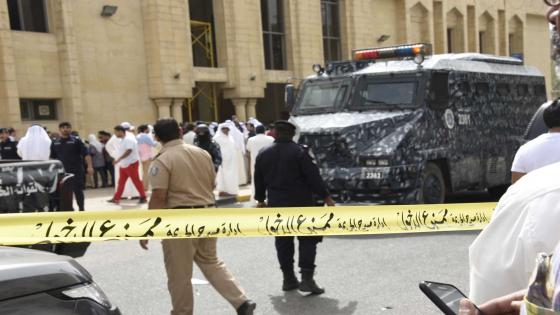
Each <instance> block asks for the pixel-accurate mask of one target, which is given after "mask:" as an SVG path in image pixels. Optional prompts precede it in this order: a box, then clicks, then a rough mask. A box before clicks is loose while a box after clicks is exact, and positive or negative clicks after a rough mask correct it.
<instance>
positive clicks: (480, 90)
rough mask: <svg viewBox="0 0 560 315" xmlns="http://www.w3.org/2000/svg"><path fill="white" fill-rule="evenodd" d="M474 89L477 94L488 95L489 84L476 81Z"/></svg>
mask: <svg viewBox="0 0 560 315" xmlns="http://www.w3.org/2000/svg"><path fill="white" fill-rule="evenodd" d="M475 89H476V95H478V96H486V95H488V93H490V86H489V85H488V83H483V82H480V83H476V84H475Z"/></svg>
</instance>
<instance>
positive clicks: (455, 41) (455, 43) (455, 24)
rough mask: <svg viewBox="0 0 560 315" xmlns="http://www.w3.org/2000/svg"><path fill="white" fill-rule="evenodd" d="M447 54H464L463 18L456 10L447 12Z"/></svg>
mask: <svg viewBox="0 0 560 315" xmlns="http://www.w3.org/2000/svg"><path fill="white" fill-rule="evenodd" d="M447 52H449V53H459V52H465V17H464V16H463V15H462V14H461V12H459V10H457V9H456V8H454V9H452V10H451V11H449V12H447Z"/></svg>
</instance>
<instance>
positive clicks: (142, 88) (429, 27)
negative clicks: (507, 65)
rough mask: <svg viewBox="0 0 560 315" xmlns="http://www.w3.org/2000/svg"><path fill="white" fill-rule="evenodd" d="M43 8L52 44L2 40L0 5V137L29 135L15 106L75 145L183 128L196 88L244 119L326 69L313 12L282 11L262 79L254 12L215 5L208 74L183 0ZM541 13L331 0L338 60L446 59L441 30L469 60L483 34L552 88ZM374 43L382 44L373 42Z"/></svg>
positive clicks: (79, 1) (455, 3) (441, 2)
mask: <svg viewBox="0 0 560 315" xmlns="http://www.w3.org/2000/svg"><path fill="white" fill-rule="evenodd" d="M209 1H210V0H209ZM48 3H49V6H48V10H49V12H48V17H49V25H50V33H47V34H42V33H31V32H18V31H10V30H9V20H8V14H7V6H6V2H5V1H0V122H1V123H2V124H1V125H12V126H16V127H23V126H26V125H28V124H29V122H25V123H23V124H22V123H21V122H20V113H19V102H18V99H19V98H20V97H30V98H57V99H59V100H60V104H59V112H60V117H59V118H60V120H70V121H72V122H73V123H74V124H75V126H76V127H77V128H79V129H80V130H81V132H82V133H83V134H86V133H90V132H94V131H97V130H99V129H111V128H112V127H113V126H114V125H115V124H117V123H119V122H121V121H123V120H127V121H130V122H132V123H133V124H135V125H138V124H140V123H144V122H153V121H154V120H155V119H156V118H157V117H160V116H171V115H173V116H175V117H177V118H179V119H180V116H181V106H182V104H183V101H184V100H185V99H186V98H189V97H191V96H192V88H193V87H194V86H195V85H196V84H197V82H198V83H199V84H208V83H209V82H211V83H214V84H219V87H220V88H221V89H222V91H221V92H222V94H223V96H224V97H225V98H229V99H232V103H233V104H234V106H235V108H236V110H237V113H238V114H239V116H240V117H241V118H242V119H245V118H248V117H249V116H252V115H254V113H255V104H256V100H257V99H260V98H263V97H264V95H265V88H266V84H267V83H286V82H297V81H298V80H299V79H302V78H304V77H306V76H307V75H309V74H310V73H311V66H312V65H313V64H315V63H323V62H324V56H323V41H322V27H321V2H320V0H305V1H302V0H284V16H285V39H286V61H287V69H285V70H281V71H271V70H265V69H264V53H263V38H262V25H261V16H260V0H245V1H237V0H212V4H213V7H214V20H215V23H214V30H215V40H216V42H215V45H216V52H217V67H216V68H201V67H193V61H192V50H191V44H192V43H191V34H190V24H189V1H188V0H138V1H136V0H134V1H132V0H113V1H111V4H113V5H117V6H118V10H117V13H116V14H115V15H114V16H112V17H108V18H105V17H101V16H100V11H101V8H102V5H103V3H101V2H98V1H91V0H49V1H48ZM545 12H546V7H545V5H544V4H543V3H542V2H541V1H537V0H534V1H526V0H507V1H503V0H340V18H341V50H342V56H343V58H346V59H349V58H351V51H352V50H353V49H356V48H363V47H376V46H388V45H396V44H403V43H411V42H417V41H427V42H432V43H434V47H435V50H436V52H437V53H445V52H448V38H447V30H448V28H449V29H451V30H452V32H451V33H452V38H453V39H452V51H453V52H462V51H478V49H479V40H478V35H479V31H481V30H485V31H486V32H487V41H488V42H489V44H487V45H486V46H488V47H490V49H491V50H492V51H494V52H496V53H499V54H509V47H510V42H509V41H510V38H512V40H514V41H515V42H514V43H511V44H512V46H513V50H515V51H517V50H519V51H520V52H521V51H522V52H523V53H524V55H525V62H526V64H528V65H534V66H536V67H538V68H539V69H540V70H541V71H542V72H543V74H544V75H545V76H546V77H547V87H548V88H550V86H551V82H550V78H551V63H550V61H549V60H550V59H549V56H548V55H549V42H548V26H547V23H546V20H545V18H544V14H545ZM481 17H482V18H481ZM488 21H490V23H489V22H488ZM382 35H388V36H389V37H388V39H387V40H385V41H384V42H380V41H378V39H379V38H380V37H381V36H382ZM510 35H513V36H510ZM259 106H260V105H259ZM265 106H266V105H265ZM271 110H272V109H271ZM44 124H46V125H48V126H50V127H51V128H52V127H53V126H56V124H57V122H44ZM20 134H21V133H20Z"/></svg>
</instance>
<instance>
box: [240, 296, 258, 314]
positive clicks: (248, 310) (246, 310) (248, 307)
mask: <svg viewBox="0 0 560 315" xmlns="http://www.w3.org/2000/svg"><path fill="white" fill-rule="evenodd" d="M255 308H257V303H255V302H254V301H252V300H247V301H245V303H243V304H241V306H240V307H239V308H238V309H237V315H253V311H254V310H255Z"/></svg>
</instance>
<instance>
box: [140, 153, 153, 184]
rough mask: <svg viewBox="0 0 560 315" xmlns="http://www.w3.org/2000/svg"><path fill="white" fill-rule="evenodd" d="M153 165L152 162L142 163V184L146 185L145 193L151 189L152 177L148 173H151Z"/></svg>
mask: <svg viewBox="0 0 560 315" xmlns="http://www.w3.org/2000/svg"><path fill="white" fill-rule="evenodd" d="M151 163H152V161H151V160H147V161H142V184H143V185H144V190H145V191H148V189H149V187H150V175H149V174H148V172H149V171H150V164H151Z"/></svg>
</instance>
